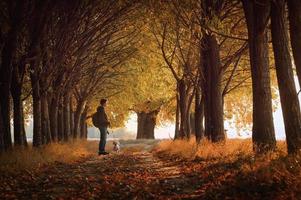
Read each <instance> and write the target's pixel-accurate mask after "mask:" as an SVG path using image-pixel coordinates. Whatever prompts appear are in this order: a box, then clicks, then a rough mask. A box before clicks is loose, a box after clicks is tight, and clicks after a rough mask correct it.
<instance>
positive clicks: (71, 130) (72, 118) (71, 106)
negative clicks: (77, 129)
mask: <svg viewBox="0 0 301 200" xmlns="http://www.w3.org/2000/svg"><path fill="white" fill-rule="evenodd" d="M69 104H70V105H69V106H70V135H71V136H73V135H74V111H73V101H72V98H70V103H69Z"/></svg>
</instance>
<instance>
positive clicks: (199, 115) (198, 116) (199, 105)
mask: <svg viewBox="0 0 301 200" xmlns="http://www.w3.org/2000/svg"><path fill="white" fill-rule="evenodd" d="M201 96H202V95H201V91H200V88H197V89H196V92H195V116H194V120H195V123H194V124H195V138H196V141H197V143H199V142H200V141H201V139H202V138H203V137H204V126H203V118H204V98H203V97H201Z"/></svg>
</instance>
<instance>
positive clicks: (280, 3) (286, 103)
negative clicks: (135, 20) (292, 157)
mask: <svg viewBox="0 0 301 200" xmlns="http://www.w3.org/2000/svg"><path fill="white" fill-rule="evenodd" d="M300 5H301V4H300ZM271 8H272V9H271V27H272V43H273V49H274V55H275V64H276V73H277V80H278V86H279V93H280V100H281V107H282V113H283V119H284V125H285V133H286V141H287V148H288V152H289V153H296V152H298V151H299V150H300V149H301V115H300V105H299V100H298V95H297V92H296V88H295V83H294V74H293V67H292V61H291V57H290V51H289V45H288V44H289V43H288V42H289V40H288V34H287V31H286V30H287V29H286V23H285V0H275V1H273V2H272V6H271ZM300 26H301V24H300Z"/></svg>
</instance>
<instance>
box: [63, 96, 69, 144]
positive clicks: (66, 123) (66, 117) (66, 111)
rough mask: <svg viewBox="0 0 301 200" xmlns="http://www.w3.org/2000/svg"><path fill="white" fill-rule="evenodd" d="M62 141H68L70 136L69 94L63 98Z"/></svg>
mask: <svg viewBox="0 0 301 200" xmlns="http://www.w3.org/2000/svg"><path fill="white" fill-rule="evenodd" d="M63 109H64V110H63V112H64V141H65V142H67V141H68V140H69V135H70V94H66V95H65V96H64V107H63Z"/></svg>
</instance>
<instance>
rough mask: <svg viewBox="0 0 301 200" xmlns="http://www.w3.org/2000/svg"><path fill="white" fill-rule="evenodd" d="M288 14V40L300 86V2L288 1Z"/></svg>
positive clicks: (297, 0) (295, 0) (296, 0)
mask: <svg viewBox="0 0 301 200" xmlns="http://www.w3.org/2000/svg"><path fill="white" fill-rule="evenodd" d="M287 4H288V13H289V25H290V29H289V30H290V36H291V37H290V38H291V45H292V50H293V56H294V62H295V65H296V71H297V75H298V80H299V85H301V56H300V52H301V40H300V38H301V1H300V0H288V1H287Z"/></svg>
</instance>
